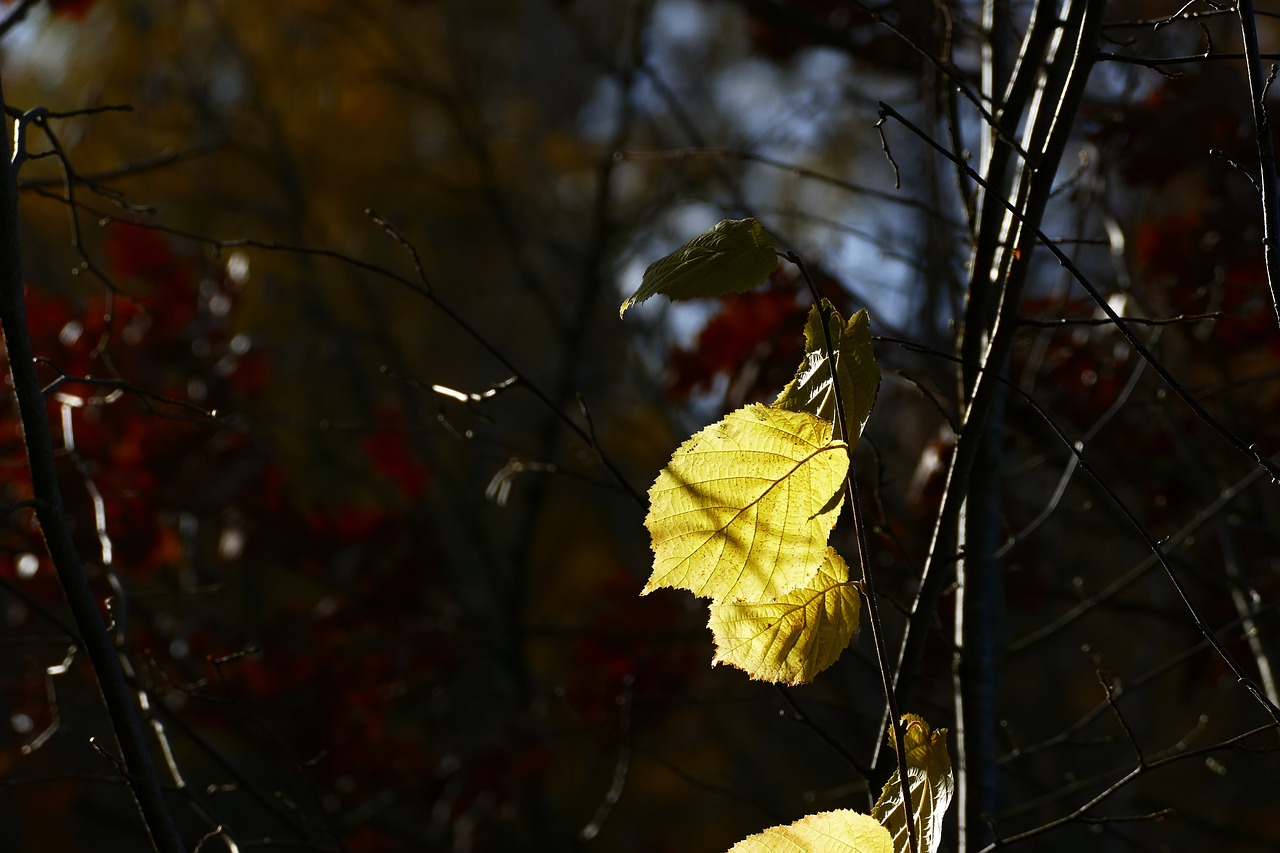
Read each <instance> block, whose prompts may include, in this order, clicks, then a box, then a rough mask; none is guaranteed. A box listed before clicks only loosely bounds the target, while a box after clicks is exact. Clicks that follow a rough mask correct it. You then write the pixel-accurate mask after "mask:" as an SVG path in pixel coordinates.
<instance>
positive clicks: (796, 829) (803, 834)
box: [729, 809, 893, 853]
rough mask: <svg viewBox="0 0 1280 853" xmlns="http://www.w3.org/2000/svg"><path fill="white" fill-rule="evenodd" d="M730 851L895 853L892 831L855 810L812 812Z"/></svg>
mask: <svg viewBox="0 0 1280 853" xmlns="http://www.w3.org/2000/svg"><path fill="white" fill-rule="evenodd" d="M729 853H893V839H892V838H890V837H889V833H888V831H886V830H885V828H884V827H883V826H881V825H880V824H879V823H877V822H876V820H875V818H872V817H870V816H869V815H864V814H859V813H858V812H855V811H853V810H852V809H839V810H838V811H832V812H822V813H821V814H811V815H809V816H808V817H805V818H801V819H800V820H798V821H796V822H795V823H793V824H791V825H790V826H774V827H770V828H769V829H766V830H765V831H764V832H761V833H759V834H758V835H753V836H751V837H750V838H744V839H743V840H742V841H739V842H738V843H737V844H735V845H733V847H732V848H730V850H729Z"/></svg>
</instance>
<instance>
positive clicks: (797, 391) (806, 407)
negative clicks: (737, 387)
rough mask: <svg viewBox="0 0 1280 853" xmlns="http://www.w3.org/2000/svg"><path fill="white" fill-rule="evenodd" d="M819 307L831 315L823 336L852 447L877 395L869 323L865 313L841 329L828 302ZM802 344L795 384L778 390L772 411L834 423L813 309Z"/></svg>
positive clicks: (831, 393)
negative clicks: (828, 342)
mask: <svg viewBox="0 0 1280 853" xmlns="http://www.w3.org/2000/svg"><path fill="white" fill-rule="evenodd" d="M822 303H823V307H824V308H827V309H828V310H829V311H830V313H829V314H828V317H827V330H828V332H829V333H830V337H831V346H832V348H833V349H834V350H835V354H836V375H837V376H839V377H840V396H841V398H842V400H843V401H844V408H845V417H846V418H847V420H848V423H847V424H846V426H845V431H844V435H843V436H842V438H844V440H845V441H847V442H848V443H849V444H857V443H858V438H859V437H860V436H861V435H862V428H863V427H864V426H865V425H866V423H867V418H868V417H870V415H871V407H872V406H874V405H875V402H876V393H877V392H878V391H879V390H880V368H879V367H877V366H876V357H875V353H874V352H873V351H872V349H871V319H870V317H868V315H867V312H866V310H865V309H864V310H862V311H859V312H858V313H856V314H854V315H853V316H852V317H850V318H849V322H848V323H845V322H843V321H842V320H841V318H840V315H839V314H838V313H836V311H835V309H834V308H832V307H831V303H830V302H827V301H826V300H825V299H824V300H823V301H822ZM804 339H805V355H804V361H802V362H801V363H800V368H799V370H797V371H796V378H795V379H793V380H791V383H790V384H789V385H787V387H786V388H784V389H782V393H781V394H779V395H778V399H777V400H775V401H774V404H773V405H774V406H776V407H778V408H780V409H787V410H789V411H793V412H808V413H809V414H812V415H817V416H818V417H820V418H826V419H827V420H829V421H832V422H834V421H835V420H836V395H835V392H834V391H833V388H834V386H833V384H832V382H831V369H830V367H829V366H828V364H827V348H826V340H825V338H824V336H823V334H822V315H821V312H820V311H819V310H818V307H817V306H816V305H815V306H814V307H813V308H812V309H811V310H810V311H809V320H808V322H806V323H805V327H804Z"/></svg>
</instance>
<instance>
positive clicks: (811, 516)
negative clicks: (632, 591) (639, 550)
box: [644, 404, 849, 601]
mask: <svg viewBox="0 0 1280 853" xmlns="http://www.w3.org/2000/svg"><path fill="white" fill-rule="evenodd" d="M848 469H849V455H848V452H847V446H846V445H845V444H844V442H833V441H832V440H831V424H830V423H828V422H827V421H824V420H822V419H821V418H818V417H815V416H813V415H809V414H805V413H803V412H785V411H781V410H778V409H771V408H769V407H768V406H763V405H759V404H757V405H753V406H747V407H745V408H742V409H739V410H737V411H736V412H731V413H730V414H729V415H728V416H726V417H725V418H724V420H721V421H719V422H718V423H714V424H712V425H711V426H709V427H707V428H706V429H704V430H702V432H699V433H698V434H696V435H694V436H693V437H692V438H690V439H689V440H688V441H686V442H685V443H684V444H682V445H681V446H680V448H679V449H678V450H677V451H676V452H675V454H674V455H673V456H672V457H671V462H670V463H669V464H668V465H667V467H666V468H664V469H662V473H660V474H659V475H658V479H657V481H656V482H655V483H654V484H653V488H651V489H650V490H649V515H648V517H647V518H646V519H645V526H646V527H648V528H649V533H650V534H651V535H652V538H653V553H654V560H653V574H652V576H651V577H650V578H649V583H648V585H646V586H645V588H644V592H645V593H649V592H652V591H653V590H655V589H658V588H660V587H679V588H681V589H687V590H689V591H690V592H693V593H694V594H695V595H702V596H706V597H708V598H711V599H714V600H715V601H734V600H739V599H748V600H749V599H761V598H765V599H768V598H777V597H778V596H780V595H784V594H786V593H788V592H790V591H791V590H793V589H796V588H797V587H799V586H800V585H801V584H804V583H805V582H806V581H808V580H809V579H810V578H812V577H813V576H814V575H815V574H816V573H817V571H818V567H819V566H820V565H821V564H822V559H823V555H824V554H825V553H826V550H827V537H828V536H829V535H830V533H831V527H832V525H833V524H835V520H836V516H837V515H838V513H839V511H840V504H841V502H842V500H843V495H842V487H843V485H844V478H845V474H846V472H847V471H848Z"/></svg>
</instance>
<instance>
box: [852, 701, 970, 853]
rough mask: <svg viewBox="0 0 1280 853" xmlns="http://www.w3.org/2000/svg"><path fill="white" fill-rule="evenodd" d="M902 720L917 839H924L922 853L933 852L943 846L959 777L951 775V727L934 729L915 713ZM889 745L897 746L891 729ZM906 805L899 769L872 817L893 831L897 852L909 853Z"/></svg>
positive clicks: (894, 773)
mask: <svg viewBox="0 0 1280 853" xmlns="http://www.w3.org/2000/svg"><path fill="white" fill-rule="evenodd" d="M902 721H903V722H904V723H905V724H906V731H904V732H903V733H902V741H903V746H904V747H905V748H906V751H907V777H908V779H909V788H910V790H911V808H912V812H913V814H914V817H915V825H916V838H917V839H919V842H920V848H919V850H920V853H933V851H935V850H938V849H939V848H940V847H941V846H942V819H943V817H945V816H946V813H947V806H949V805H951V797H952V795H953V794H954V793H955V788H956V783H955V778H954V777H953V776H952V775H951V755H950V753H948V752H947V730H946V729H938V730H937V731H936V732H930V731H929V724H928V723H926V722H925V721H924V720H923V719H922V718H920V717H917V716H916V715H915V714H904V715H903V716H902ZM889 744H890V745H891V746H893V747H894V748H896V747H897V745H896V743H895V742H894V737H893V732H892V731H891V732H889ZM904 806H905V803H904V802H903V799H902V785H901V784H900V783H899V782H898V771H897V770H895V771H893V775H892V776H890V777H889V781H888V782H886V783H885V785H884V790H883V791H881V792H880V799H879V800H877V801H876V805H875V808H873V809H872V810H871V816H872V817H874V818H875V819H876V820H878V821H880V822H881V823H882V824H884V827H885V829H887V830H889V832H890V833H892V835H893V846H894V850H895V853H905V851H907V850H909V849H910V847H909V846H908V839H907V816H906V809H905V808H904Z"/></svg>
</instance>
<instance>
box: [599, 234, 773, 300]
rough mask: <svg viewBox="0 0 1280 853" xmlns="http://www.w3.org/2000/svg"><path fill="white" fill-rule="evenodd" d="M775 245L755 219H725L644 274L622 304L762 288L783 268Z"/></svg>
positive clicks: (655, 264) (654, 263)
mask: <svg viewBox="0 0 1280 853" xmlns="http://www.w3.org/2000/svg"><path fill="white" fill-rule="evenodd" d="M775 245H776V243H775V241H774V239H773V237H771V236H769V234H768V232H766V231H765V230H764V227H763V226H762V225H761V224H760V223H759V222H757V221H756V220H754V219H725V220H723V221H721V222H718V223H716V224H715V225H714V226H712V227H711V229H710V230H708V231H704V232H703V233H701V234H699V235H698V236H697V237H694V238H693V239H692V240H690V241H689V242H687V243H685V244H684V245H683V246H681V247H680V248H679V249H676V250H675V251H674V252H672V253H671V254H669V255H667V256H666V257H665V258H662V259H660V260H657V261H654V262H653V263H652V264H650V265H649V268H648V269H646V270H645V271H644V277H643V278H641V280H640V288H639V289H638V290H637V291H636V292H635V293H633V294H631V296H630V297H629V298H628V299H627V301H626V302H623V303H622V308H620V309H619V310H618V316H619V317H621V316H622V315H623V314H625V313H626V311H627V309H628V308H630V307H631V306H632V305H639V304H640V303H641V302H644V301H645V300H646V299H648V298H649V297H650V296H654V295H655V294H658V293H661V294H663V295H664V296H667V297H669V298H671V299H689V298H692V297H695V296H722V295H724V294H726V293H742V292H744V291H747V290H751V289H752V288H754V287H758V286H759V285H761V284H762V283H764V280H765V279H766V278H768V277H769V273H771V272H773V270H774V268H775V267H776V266H777V265H778V255H777V251H776V250H775V249H774V246H775Z"/></svg>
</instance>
